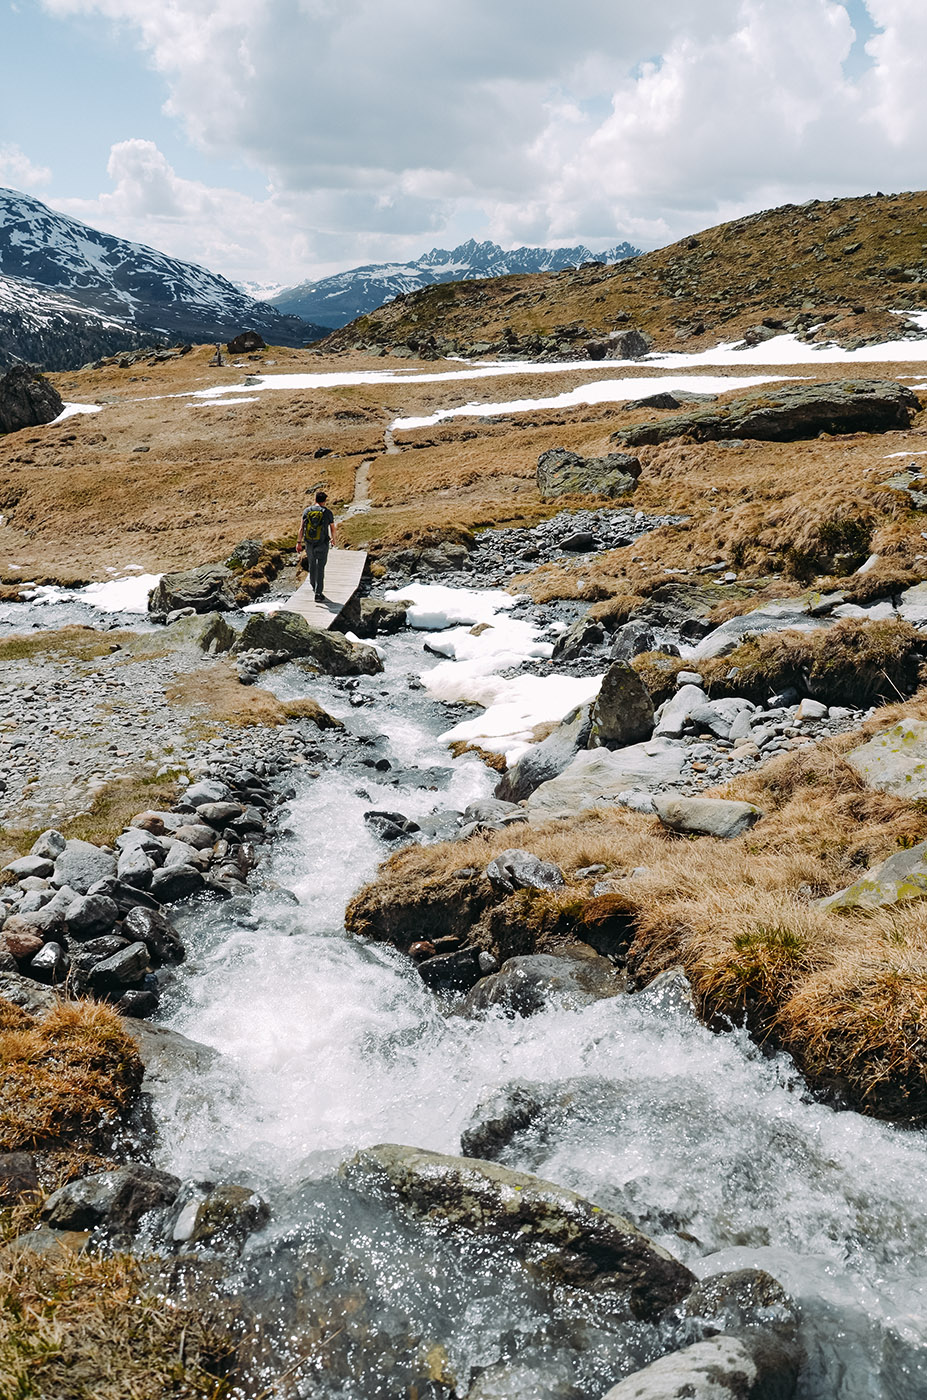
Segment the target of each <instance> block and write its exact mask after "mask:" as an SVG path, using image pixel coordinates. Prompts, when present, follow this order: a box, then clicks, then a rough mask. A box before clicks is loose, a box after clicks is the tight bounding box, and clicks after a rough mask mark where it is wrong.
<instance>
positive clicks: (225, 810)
mask: <svg viewBox="0 0 927 1400" xmlns="http://www.w3.org/2000/svg"><path fill="white" fill-rule="evenodd" d="M244 810H245V809H244V807H242V806H241V804H240V803H238V802H201V803H200V805H199V807H198V808H197V816H198V817H199V818H200V819H201V820H202V821H204V822H208V823H209V825H210V826H216V827H222V826H225V824H226V822H230V821H232V820H233V819H234V818H235V817H240V816H241V814H242V812H243V811H244Z"/></svg>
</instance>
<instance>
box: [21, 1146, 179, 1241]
mask: <svg viewBox="0 0 927 1400" xmlns="http://www.w3.org/2000/svg"><path fill="white" fill-rule="evenodd" d="M179 1190H180V1180H179V1178H178V1177H176V1176H172V1175H171V1173H170V1172H162V1171H158V1170H156V1169H155V1168H154V1167H144V1166H141V1165H138V1164H135V1165H132V1166H128V1167H117V1168H116V1170H115V1171H111V1172H95V1173H94V1174H93V1175H92V1176H85V1177H81V1179H80V1180H79V1181H71V1182H69V1183H68V1185H67V1186H62V1187H61V1189H60V1190H58V1191H55V1192H53V1194H52V1195H51V1196H49V1198H48V1200H47V1201H46V1202H45V1205H44V1206H43V1208H42V1215H43V1217H44V1219H45V1220H46V1221H47V1223H48V1224H49V1225H50V1226H51V1227H52V1228H53V1229H55V1230H95V1229H97V1228H98V1227H102V1228H103V1229H105V1230H106V1232H107V1234H108V1235H109V1236H111V1237H112V1238H113V1239H115V1240H118V1241H120V1242H128V1241H129V1240H131V1239H132V1237H133V1236H134V1234H135V1232H136V1230H137V1229H138V1226H139V1223H140V1222H141V1220H142V1218H143V1217H144V1216H146V1215H148V1214H149V1213H150V1212H152V1211H163V1210H164V1209H165V1208H166V1207H168V1206H170V1205H172V1204H173V1202H174V1201H175V1200H176V1199H177V1193H178V1191H179Z"/></svg>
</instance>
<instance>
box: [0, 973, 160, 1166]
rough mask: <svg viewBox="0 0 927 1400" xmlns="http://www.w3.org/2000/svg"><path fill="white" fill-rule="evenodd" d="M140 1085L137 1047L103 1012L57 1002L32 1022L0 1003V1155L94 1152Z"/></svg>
mask: <svg viewBox="0 0 927 1400" xmlns="http://www.w3.org/2000/svg"><path fill="white" fill-rule="evenodd" d="M141 1082H142V1064H141V1061H140V1059H139V1056H138V1046H137V1045H136V1044H135V1042H134V1041H133V1040H132V1038H131V1036H130V1035H128V1034H127V1032H126V1031H125V1030H124V1029H123V1025H122V1022H121V1020H120V1018H119V1017H118V1016H117V1015H116V1013H115V1012H114V1011H112V1010H111V1009H110V1008H109V1007H106V1006H101V1005H99V1004H98V1003H96V1002H83V1001H82V1002H71V1003H68V1002H62V1003H60V1004H59V1005H58V1006H56V1007H55V1008H53V1009H52V1010H51V1011H50V1012H49V1013H48V1015H47V1016H45V1017H44V1019H42V1020H39V1019H38V1018H36V1017H34V1016H31V1015H29V1013H27V1012H25V1011H23V1010H22V1009H21V1008H20V1007H17V1006H14V1005H13V1004H12V1003H11V1002H6V1001H2V1002H0V1147H2V1149H3V1150H5V1151H16V1150H18V1149H22V1148H39V1149H48V1150H52V1151H54V1153H55V1154H56V1155H57V1156H58V1157H59V1158H60V1157H61V1156H62V1154H63V1155H65V1156H66V1155H67V1153H69V1152H74V1151H76V1152H78V1153H80V1152H83V1151H88V1150H93V1148H94V1145H95V1144H96V1143H97V1142H98V1140H99V1137H100V1134H101V1132H105V1131H106V1129H107V1128H108V1127H110V1126H111V1125H112V1124H113V1122H114V1121H115V1119H116V1118H117V1117H118V1116H119V1114H120V1113H122V1112H123V1111H124V1110H125V1109H126V1108H127V1107H128V1106H129V1105H130V1104H131V1103H132V1102H133V1100H134V1099H135V1097H136V1095H137V1094H138V1090H139V1086H140V1084H141Z"/></svg>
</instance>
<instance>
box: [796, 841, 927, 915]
mask: <svg viewBox="0 0 927 1400" xmlns="http://www.w3.org/2000/svg"><path fill="white" fill-rule="evenodd" d="M925 898H927V841H921V842H920V843H919V844H918V845H917V846H911V847H910V848H909V849H907V850H901V851H895V853H894V855H890V856H889V857H888V860H884V861H882V863H881V865H877V866H875V867H873V869H871V870H867V871H866V874H865V875H862V876H860V878H859V879H858V880H855V881H854V882H853V884H852V885H848V886H847V888H846V889H843V890H838V892H837V893H836V894H832V895H828V896H827V897H826V898H824V899H819V900H818V901H817V905H818V908H819V909H824V910H839V909H861V910H866V909H880V908H883V907H885V906H887V905H895V904H907V903H909V902H910V901H911V900H915V899H925Z"/></svg>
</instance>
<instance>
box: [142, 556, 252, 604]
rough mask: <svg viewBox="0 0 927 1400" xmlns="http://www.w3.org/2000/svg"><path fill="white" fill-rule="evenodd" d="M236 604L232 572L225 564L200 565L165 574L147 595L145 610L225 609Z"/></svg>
mask: <svg viewBox="0 0 927 1400" xmlns="http://www.w3.org/2000/svg"><path fill="white" fill-rule="evenodd" d="M237 606H238V599H237V596H236V588H235V575H234V574H233V573H232V571H231V569H227V568H226V567H225V565H224V564H201V565H200V567H199V568H197V569H183V570H181V571H180V572H178V573H173V574H164V575H163V576H162V578H161V581H160V583H158V585H157V586H156V587H155V588H153V589H152V590H151V592H150V594H149V595H148V611H149V612H160V613H169V612H174V611H176V610H178V609H180V608H192V609H193V610H194V612H197V613H208V612H228V611H229V610H230V609H232V608H235V607H237Z"/></svg>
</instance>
